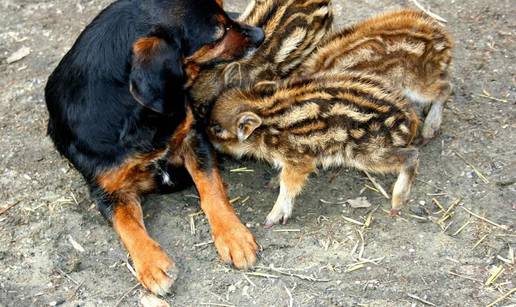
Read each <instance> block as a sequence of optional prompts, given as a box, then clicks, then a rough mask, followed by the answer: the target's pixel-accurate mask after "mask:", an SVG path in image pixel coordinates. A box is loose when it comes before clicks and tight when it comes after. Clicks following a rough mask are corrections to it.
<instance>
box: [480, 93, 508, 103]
mask: <svg viewBox="0 0 516 307" xmlns="http://www.w3.org/2000/svg"><path fill="white" fill-rule="evenodd" d="M476 96H478V97H482V98H487V99H491V100H494V101H498V102H503V103H508V102H509V101H507V100H506V99H500V98H495V97H493V96H488V95H484V94H477V95H476Z"/></svg>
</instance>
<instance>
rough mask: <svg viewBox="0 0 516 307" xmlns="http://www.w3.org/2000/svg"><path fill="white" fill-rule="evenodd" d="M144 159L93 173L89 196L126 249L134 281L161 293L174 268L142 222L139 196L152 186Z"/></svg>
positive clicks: (168, 285) (169, 284)
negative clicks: (94, 179)
mask: <svg viewBox="0 0 516 307" xmlns="http://www.w3.org/2000/svg"><path fill="white" fill-rule="evenodd" d="M147 162H148V161H146V159H145V158H143V159H141V158H138V159H132V160H128V161H126V163H124V164H122V165H121V166H118V167H116V168H114V169H111V170H108V171H106V172H104V173H102V174H101V175H99V176H97V178H96V183H95V184H94V185H92V186H93V187H92V196H93V198H94V199H95V200H96V202H97V207H98V208H99V210H100V212H101V213H102V215H103V216H104V217H105V218H106V219H107V220H109V221H110V222H112V225H113V228H114V230H115V231H116V233H117V234H118V236H119V237H120V240H121V241H122V243H123V245H124V247H125V248H126V249H127V251H128V252H129V255H130V256H131V260H132V262H133V265H134V269H135V271H136V278H137V279H138V281H139V282H140V283H141V284H142V285H143V286H144V287H145V288H147V289H149V290H150V291H152V292H153V293H155V294H158V295H165V294H166V293H168V292H169V291H170V288H171V287H172V284H173V282H174V280H175V279H176V278H177V269H176V267H175V265H174V262H173V261H172V260H171V259H170V258H169V257H168V256H167V254H166V253H165V252H164V251H163V250H162V249H161V247H160V246H159V244H158V243H157V242H156V241H154V240H153V239H152V238H151V237H150V236H149V234H148V233H147V230H146V228H145V225H144V223H143V213H142V208H141V205H140V198H139V195H141V194H142V193H145V192H149V191H151V190H153V189H154V188H155V182H154V177H153V174H152V173H151V172H149V171H148V163H147Z"/></svg>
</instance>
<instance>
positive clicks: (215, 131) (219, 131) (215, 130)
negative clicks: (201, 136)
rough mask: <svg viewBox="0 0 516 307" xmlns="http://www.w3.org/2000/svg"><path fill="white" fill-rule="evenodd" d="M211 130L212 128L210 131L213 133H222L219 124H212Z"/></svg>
mask: <svg viewBox="0 0 516 307" xmlns="http://www.w3.org/2000/svg"><path fill="white" fill-rule="evenodd" d="M211 130H212V131H213V133H215V134H220V133H222V131H223V129H222V127H221V126H219V125H214V126H212V127H211Z"/></svg>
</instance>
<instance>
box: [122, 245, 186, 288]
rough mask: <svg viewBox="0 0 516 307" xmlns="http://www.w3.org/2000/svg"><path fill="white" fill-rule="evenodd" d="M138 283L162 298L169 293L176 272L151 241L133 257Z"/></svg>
mask: <svg viewBox="0 0 516 307" xmlns="http://www.w3.org/2000/svg"><path fill="white" fill-rule="evenodd" d="M132 258H133V264H134V269H135V271H136V277H137V278H138V281H139V282H140V283H141V284H142V286H144V287H145V288H147V289H148V290H150V291H151V292H152V293H154V294H157V295H161V296H164V295H166V294H167V293H169V292H170V289H171V288H172V285H173V284H174V281H175V280H176V278H177V273H178V270H177V268H176V266H175V264H174V262H173V261H172V260H170V258H169V257H168V256H167V254H165V252H164V251H163V250H162V249H161V247H160V246H159V244H158V243H156V242H154V241H151V242H149V243H148V244H142V248H141V249H140V250H138V252H137V254H136V255H133V257H132Z"/></svg>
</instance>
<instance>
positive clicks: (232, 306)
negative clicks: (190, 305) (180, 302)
mask: <svg viewBox="0 0 516 307" xmlns="http://www.w3.org/2000/svg"><path fill="white" fill-rule="evenodd" d="M199 305H203V306H222V307H235V305H228V304H220V303H199Z"/></svg>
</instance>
